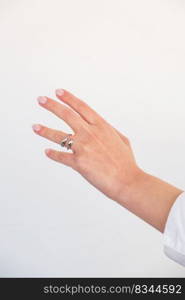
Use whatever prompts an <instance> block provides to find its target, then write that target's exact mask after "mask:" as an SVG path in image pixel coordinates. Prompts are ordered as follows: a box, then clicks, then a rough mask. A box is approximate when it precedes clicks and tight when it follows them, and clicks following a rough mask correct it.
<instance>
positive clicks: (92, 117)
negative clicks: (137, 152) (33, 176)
mask: <svg viewBox="0 0 185 300" xmlns="http://www.w3.org/2000/svg"><path fill="white" fill-rule="evenodd" d="M56 96H57V97H58V99H59V100H60V101H63V102H64V103H65V104H67V106H66V105H64V104H61V103H59V102H58V101H55V100H52V99H51V98H48V97H39V98H38V102H39V104H40V105H41V106H42V107H44V108H46V109H47V110H49V111H51V112H52V113H54V114H55V115H56V116H58V117H59V118H61V119H62V120H63V121H65V122H66V123H67V124H68V125H69V126H70V127H71V129H72V130H73V131H74V134H73V136H72V139H73V141H74V143H73V145H72V148H71V150H72V152H73V153H69V152H64V151H56V150H54V149H46V151H45V153H46V155H47V156H48V157H49V158H51V159H53V160H55V161H57V162H60V163H62V164H65V165H67V166H70V167H71V168H73V169H74V170H76V171H77V172H79V173H80V174H81V175H82V176H83V177H84V178H86V179H87V180H88V181H89V182H90V183H91V184H92V185H94V186H95V187H96V188H97V189H99V190H100V191H101V192H103V193H104V194H105V195H106V196H108V197H109V198H111V199H113V200H117V201H119V195H120V193H121V197H122V201H123V198H124V190H125V191H127V190H128V189H129V186H130V185H131V184H132V183H133V181H134V180H135V178H136V177H137V176H138V175H139V174H140V172H141V170H140V169H139V167H138V166H137V164H136V161H135V158H134V155H133V152H132V149H131V145H130V142H129V140H128V138H127V137H125V136H124V135H123V134H121V133H120V132H118V131H117V130H116V129H115V128H114V127H113V126H111V125H110V124H109V123H108V122H107V121H105V120H104V119H103V118H102V117H101V116H100V115H99V114H98V113H97V112H95V111H94V110H93V109H92V108H90V107H89V106H88V105H87V103H85V102H84V101H82V100H80V99H78V98H77V97H75V96H74V95H72V94H71V93H70V92H68V91H67V90H61V89H60V90H57V91H56ZM33 129H34V131H35V132H36V133H37V134H39V135H40V136H42V137H45V138H47V139H49V140H51V141H53V142H55V143H57V144H60V143H61V140H62V139H63V138H64V137H65V136H66V135H67V134H68V133H66V132H63V131H59V130H55V129H51V128H48V127H46V126H44V125H41V124H35V125H33ZM125 195H126V193H125Z"/></svg>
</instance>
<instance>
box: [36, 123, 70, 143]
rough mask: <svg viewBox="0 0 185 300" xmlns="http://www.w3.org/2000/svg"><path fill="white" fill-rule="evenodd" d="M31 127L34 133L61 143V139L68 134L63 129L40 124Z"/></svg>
mask: <svg viewBox="0 0 185 300" xmlns="http://www.w3.org/2000/svg"><path fill="white" fill-rule="evenodd" d="M32 128H33V130H34V132H35V133H37V134H39V135H40V136H42V137H44V138H46V139H48V140H50V141H52V142H55V143H57V144H61V141H62V139H63V138H64V137H65V136H66V135H67V134H68V133H66V132H64V131H59V130H55V129H51V128H48V127H46V126H43V125H40V124H34V125H33V126H32Z"/></svg>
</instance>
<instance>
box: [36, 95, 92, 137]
mask: <svg viewBox="0 0 185 300" xmlns="http://www.w3.org/2000/svg"><path fill="white" fill-rule="evenodd" d="M37 101H38V103H39V104H40V105H41V106H42V107H44V108H46V109H47V110H49V111H51V112H53V113H54V114H55V115H56V116H58V117H59V118H61V119H62V120H64V121H65V122H66V123H67V124H68V125H69V126H70V127H71V128H72V129H73V130H74V131H75V132H77V131H79V130H80V129H81V128H82V127H84V126H85V125H87V122H85V121H84V120H83V119H82V118H81V117H80V115H79V114H77V113H76V112H74V111H73V110H72V109H70V108H69V107H67V106H66V105H64V104H61V103H59V102H57V101H55V100H53V99H51V98H48V97H45V96H44V97H38V98H37Z"/></svg>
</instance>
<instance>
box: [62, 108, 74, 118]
mask: <svg viewBox="0 0 185 300" xmlns="http://www.w3.org/2000/svg"><path fill="white" fill-rule="evenodd" d="M63 116H64V117H65V118H66V119H69V118H71V117H72V112H71V110H70V109H67V108H64V109H63Z"/></svg>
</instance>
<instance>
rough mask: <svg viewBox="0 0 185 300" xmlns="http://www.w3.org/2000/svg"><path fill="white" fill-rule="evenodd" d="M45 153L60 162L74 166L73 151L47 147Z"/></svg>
mask: <svg viewBox="0 0 185 300" xmlns="http://www.w3.org/2000/svg"><path fill="white" fill-rule="evenodd" d="M45 154H46V155H47V157H49V158H51V159H53V160H55V161H57V162H59V163H62V164H64V165H66V166H68V167H72V168H74V154H72V153H67V152H62V151H56V150H54V149H46V150H45Z"/></svg>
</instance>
